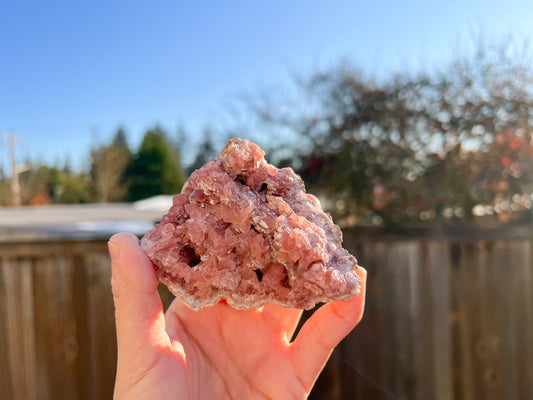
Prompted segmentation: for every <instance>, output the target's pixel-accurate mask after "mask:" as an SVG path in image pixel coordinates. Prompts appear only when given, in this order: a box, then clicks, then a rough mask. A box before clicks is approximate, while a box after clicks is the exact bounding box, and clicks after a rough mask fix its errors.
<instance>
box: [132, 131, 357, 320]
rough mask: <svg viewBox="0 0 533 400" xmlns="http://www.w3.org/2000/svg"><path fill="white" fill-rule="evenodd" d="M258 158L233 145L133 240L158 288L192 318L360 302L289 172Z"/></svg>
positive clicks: (338, 241)
mask: <svg viewBox="0 0 533 400" xmlns="http://www.w3.org/2000/svg"><path fill="white" fill-rule="evenodd" d="M264 154H265V153H264V151H263V150H261V148H259V146H257V145H256V144H254V143H252V142H250V141H247V140H241V139H238V138H234V139H231V140H230V141H229V142H228V144H227V145H226V147H225V148H224V150H223V151H222V153H221V155H220V156H219V157H217V158H215V159H213V160H211V161H209V162H208V163H207V164H205V165H204V166H203V167H201V168H200V169H198V170H196V171H195V172H193V173H192V174H191V176H190V177H189V179H188V180H187V182H186V183H185V185H184V187H183V190H182V192H181V193H180V194H178V195H176V196H175V197H174V199H173V205H172V207H171V208H170V210H169V212H168V214H167V215H165V216H164V217H163V219H162V221H161V222H160V223H159V224H158V225H157V226H156V227H155V228H154V229H152V230H150V231H148V232H147V233H146V234H145V236H144V237H143V238H142V240H141V247H142V248H143V250H144V251H145V253H146V254H147V255H148V257H149V258H150V259H151V260H152V262H153V264H154V266H155V269H156V273H157V276H158V278H159V280H160V281H161V282H163V283H164V284H165V285H166V286H167V287H168V288H169V289H170V291H172V292H173V293H174V294H175V295H176V296H178V297H179V298H181V300H182V301H183V302H184V303H186V304H187V305H189V306H190V307H191V308H193V309H195V310H198V309H200V308H202V307H205V306H209V305H213V304H215V303H217V302H219V301H220V300H221V299H225V300H226V301H227V303H228V304H229V305H231V306H233V307H235V308H238V309H252V308H255V307H259V306H261V305H263V304H265V303H267V302H272V303H277V304H280V305H282V306H286V307H293V308H305V309H310V308H312V307H314V305H315V304H316V303H318V302H327V301H332V300H338V299H346V298H348V297H351V296H353V295H356V294H358V292H359V286H360V281H359V278H358V276H357V275H356V273H355V270H356V268H357V261H356V259H355V258H354V257H353V256H352V255H350V254H349V253H348V252H347V251H346V250H345V249H343V248H342V234H341V231H340V229H339V228H338V227H337V226H336V225H334V224H333V222H332V220H331V217H330V216H329V215H328V214H326V213H324V212H323V211H322V209H321V207H320V205H319V204H318V202H316V201H314V200H313V198H312V196H309V195H307V194H306V192H305V188H304V184H303V182H302V180H301V179H300V177H299V176H298V175H296V174H295V173H294V172H293V170H292V169H290V168H282V169H278V168H276V167H275V166H273V165H270V164H268V163H267V162H266V161H265V158H264Z"/></svg>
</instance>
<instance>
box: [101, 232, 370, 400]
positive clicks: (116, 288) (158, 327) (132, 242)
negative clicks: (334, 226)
mask: <svg viewBox="0 0 533 400" xmlns="http://www.w3.org/2000/svg"><path fill="white" fill-rule="evenodd" d="M109 251H110V254H111V258H112V275H113V276H112V280H111V284H112V290H113V297H114V301H115V318H116V327H117V341H118V364H117V376H116V382H115V393H114V399H115V400H124V399H135V400H143V399H150V400H153V399H186V400H190V399H195V400H196V399H198V400H199V399H202V400H203V399H237V400H240V399H246V400H248V399H250V400H253V399H276V400H283V399H305V398H306V397H307V395H308V394H309V392H310V391H311V388H312V387H313V384H314V382H315V380H316V378H317V377H318V375H319V373H320V371H321V370H322V368H323V366H324V364H325V363H326V361H327V359H328V358H329V356H330V354H331V352H332V350H333V348H334V347H335V346H336V345H337V344H338V343H339V342H340V340H342V339H343V338H344V337H345V336H346V335H347V334H348V333H349V332H350V331H351V330H352V329H353V328H354V327H355V325H357V323H358V322H359V321H360V320H361V317H362V314H363V308H364V299H365V282H366V271H365V270H364V269H362V268H361V269H359V270H358V271H357V272H358V274H359V277H360V278H361V281H362V285H361V293H360V294H359V295H358V296H356V297H353V298H351V299H349V300H345V301H336V302H332V303H328V304H325V305H324V306H322V307H321V308H320V309H318V310H317V311H316V312H315V313H314V314H313V315H312V316H311V317H310V319H309V320H308V321H307V322H306V323H305V324H304V325H303V327H302V328H301V330H300V332H299V334H298V335H297V337H296V339H295V340H294V341H293V342H290V340H291V337H292V335H293V333H294V331H295V329H296V326H297V324H298V321H299V319H300V317H301V314H302V310H296V309H290V308H284V307H281V306H278V305H275V304H266V305H265V306H263V307H261V308H258V309H254V310H251V311H242V310H235V309H233V308H232V307H230V306H228V305H227V304H224V303H219V304H216V305H215V306H212V307H206V308H203V309H201V310H200V311H193V310H191V309H189V308H188V307H187V306H185V305H184V304H183V303H182V302H181V301H180V300H179V299H175V300H174V301H173V302H172V304H171V305H170V307H169V309H168V310H167V312H166V314H165V313H164V312H163V305H162V303H161V299H160V297H159V294H158V291H157V285H158V283H159V282H158V279H157V277H156V275H155V272H154V269H153V265H152V263H151V261H150V260H149V259H148V258H147V257H146V256H145V254H144V253H143V251H142V250H141V249H140V247H139V241H138V239H137V238H136V237H135V236H133V235H130V234H124V233H120V234H117V235H115V236H113V237H112V238H111V239H110V241H109Z"/></svg>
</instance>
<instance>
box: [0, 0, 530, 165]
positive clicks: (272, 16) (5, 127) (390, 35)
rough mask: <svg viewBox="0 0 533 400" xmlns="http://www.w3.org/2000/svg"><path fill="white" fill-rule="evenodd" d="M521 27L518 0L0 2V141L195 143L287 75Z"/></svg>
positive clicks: (35, 151) (398, 66)
mask: <svg viewBox="0 0 533 400" xmlns="http://www.w3.org/2000/svg"><path fill="white" fill-rule="evenodd" d="M532 20H533V2H532V1H529V0H506V1H505V2H504V1H499V2H493V1H489V0H485V1H478V0H475V1H466V2H465V1H456V0H448V1H427V0H424V1H422V0H408V1H392V0H390V1H384V0H381V1H380V0H375V1H367V0H365V1H362V0H361V1H338V0H328V1H313V0H309V1H304V0H300V1H296V0H293V1H281V0H272V1H250V0H248V1H225V2H223V1H211V2H207V1H189V2H184V1H167V0H164V1H157V0H152V1H123V0H118V1H102V0H93V1H91V2H73V1H48V2H45V1H25V0H19V1H2V0H0V21H1V23H0V132H1V131H11V132H15V133H17V134H20V135H22V136H23V137H24V141H23V142H22V143H21V144H20V146H19V151H18V158H19V162H22V161H23V160H24V159H26V158H31V159H33V160H37V159H41V160H44V161H46V162H54V161H56V160H59V161H63V160H64V159H65V158H66V157H67V155H68V157H69V158H70V160H71V161H72V162H73V164H75V165H77V166H83V165H84V163H85V162H86V161H87V154H88V149H89V147H90V146H91V145H92V144H94V143H96V142H97V141H98V140H100V141H105V140H108V139H109V137H110V136H111V135H112V133H113V132H114V130H115V129H116V127H117V126H118V125H123V126H124V127H125V128H126V130H127V132H128V134H129V138H130V142H131V144H132V145H137V144H138V142H139V140H140V138H141V136H142V133H143V131H144V130H145V129H147V128H149V127H151V126H153V125H154V124H156V123H159V124H161V125H162V126H163V127H165V128H167V129H168V130H169V131H171V132H174V131H175V130H176V129H177V127H178V126H179V125H183V126H184V127H185V128H186V130H187V131H188V132H190V133H191V134H198V133H199V132H201V130H202V128H203V127H204V126H207V125H213V124H216V120H217V115H221V114H224V107H223V105H224V103H225V102H226V101H227V100H228V99H232V98H236V97H237V96H238V94H239V93H242V92H248V93H253V92H254V91H256V90H258V88H265V87H272V88H282V87H284V85H288V84H289V82H290V79H291V78H290V76H291V74H292V73H301V74H305V73H306V71H307V72H311V71H313V70H316V69H317V68H324V67H328V66H332V65H334V64H335V63H338V62H339V61H340V60H342V59H347V60H351V61H352V62H353V63H354V64H356V65H358V66H359V67H360V68H362V69H363V70H364V71H367V72H369V73H374V74H377V75H380V74H381V75H386V74H387V73H388V72H390V71H399V70H405V69H417V68H419V67H420V66H421V65H423V66H425V67H431V66H432V65H438V64H439V63H442V62H445V61H446V60H449V59H450V57H451V56H452V53H453V50H452V49H453V48H454V46H457V45H458V44H460V43H462V42H464V41H468V38H471V37H473V36H475V35H476V32H482V34H483V35H485V36H487V37H489V38H498V37H502V36H503V35H504V34H507V33H513V34H515V35H517V36H519V37H521V38H524V39H528V38H531V39H533V24H532V23H531V21H532ZM0 144H1V143H0ZM0 166H3V168H4V170H7V169H8V167H7V148H6V147H5V146H4V147H0Z"/></svg>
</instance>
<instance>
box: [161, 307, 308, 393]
mask: <svg viewBox="0 0 533 400" xmlns="http://www.w3.org/2000/svg"><path fill="white" fill-rule="evenodd" d="M300 315H301V311H299V310H292V309H284V308H282V307H279V306H276V305H267V306H265V307H263V308H262V309H260V310H252V311H240V310H234V309H232V308H231V307H229V306H227V305H225V304H218V305H216V306H215V307H209V308H207V309H205V310H202V311H200V312H194V311H190V310H189V309H187V308H186V307H184V306H183V305H181V304H179V303H178V302H174V304H173V305H172V306H171V308H170V310H169V311H168V312H167V329H168V330H169V334H170V336H171V337H174V338H175V339H174V343H176V342H177V343H181V344H183V347H184V352H185V355H186V356H188V355H191V359H192V360H194V362H191V363H190V364H189V365H188V368H187V375H188V378H187V382H196V381H198V380H199V379H200V378H201V377H208V378H209V381H210V382H211V384H210V385H206V386H204V387H202V388H200V392H197V393H191V394H194V395H196V396H194V397H196V398H198V399H206V398H217V399H218V398H246V399H255V398H261V399H262V398H265V397H266V398H283V397H280V394H283V393H292V394H293V395H292V396H291V397H290V398H303V397H304V396H305V392H306V391H308V388H304V387H303V385H302V383H301V382H300V380H299V377H298V375H297V373H296V368H295V367H294V360H293V358H292V357H291V354H293V353H292V352H293V348H292V347H291V346H290V345H289V340H290V337H291V336H292V334H293V332H294V329H295V328H296V324H297V322H298V319H299V318H300ZM176 332H178V333H176ZM193 391H194V387H193V388H191V392H193ZM243 394H246V395H245V396H244V395H243Z"/></svg>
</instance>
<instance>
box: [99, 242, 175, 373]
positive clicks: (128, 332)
mask: <svg viewBox="0 0 533 400" xmlns="http://www.w3.org/2000/svg"><path fill="white" fill-rule="evenodd" d="M108 247H109V254H110V256H111V260H112V264H111V265H112V266H111V270H112V278H111V288H112V291H113V299H114V301H115V320H116V328H117V343H118V357H119V364H120V363H121V361H122V362H126V363H129V362H130V361H133V359H132V357H135V356H141V357H142V358H143V357H146V356H147V357H148V358H150V356H151V354H149V353H146V351H148V352H150V350H151V349H153V346H154V345H155V346H157V345H165V344H167V343H168V342H169V339H168V336H167V335H166V332H165V318H164V312H163V305H162V303H161V298H160V297H159V293H158V291H157V285H158V283H159V282H158V279H157V277H156V275H155V272H154V267H153V265H152V263H151V261H150V260H149V259H148V257H146V255H145V254H144V252H143V251H142V250H141V248H140V247H139V240H138V239H137V238H136V237H135V236H134V235H132V234H129V233H118V234H116V235H114V236H113V237H111V239H110V240H109V243H108ZM136 361H141V360H136Z"/></svg>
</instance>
